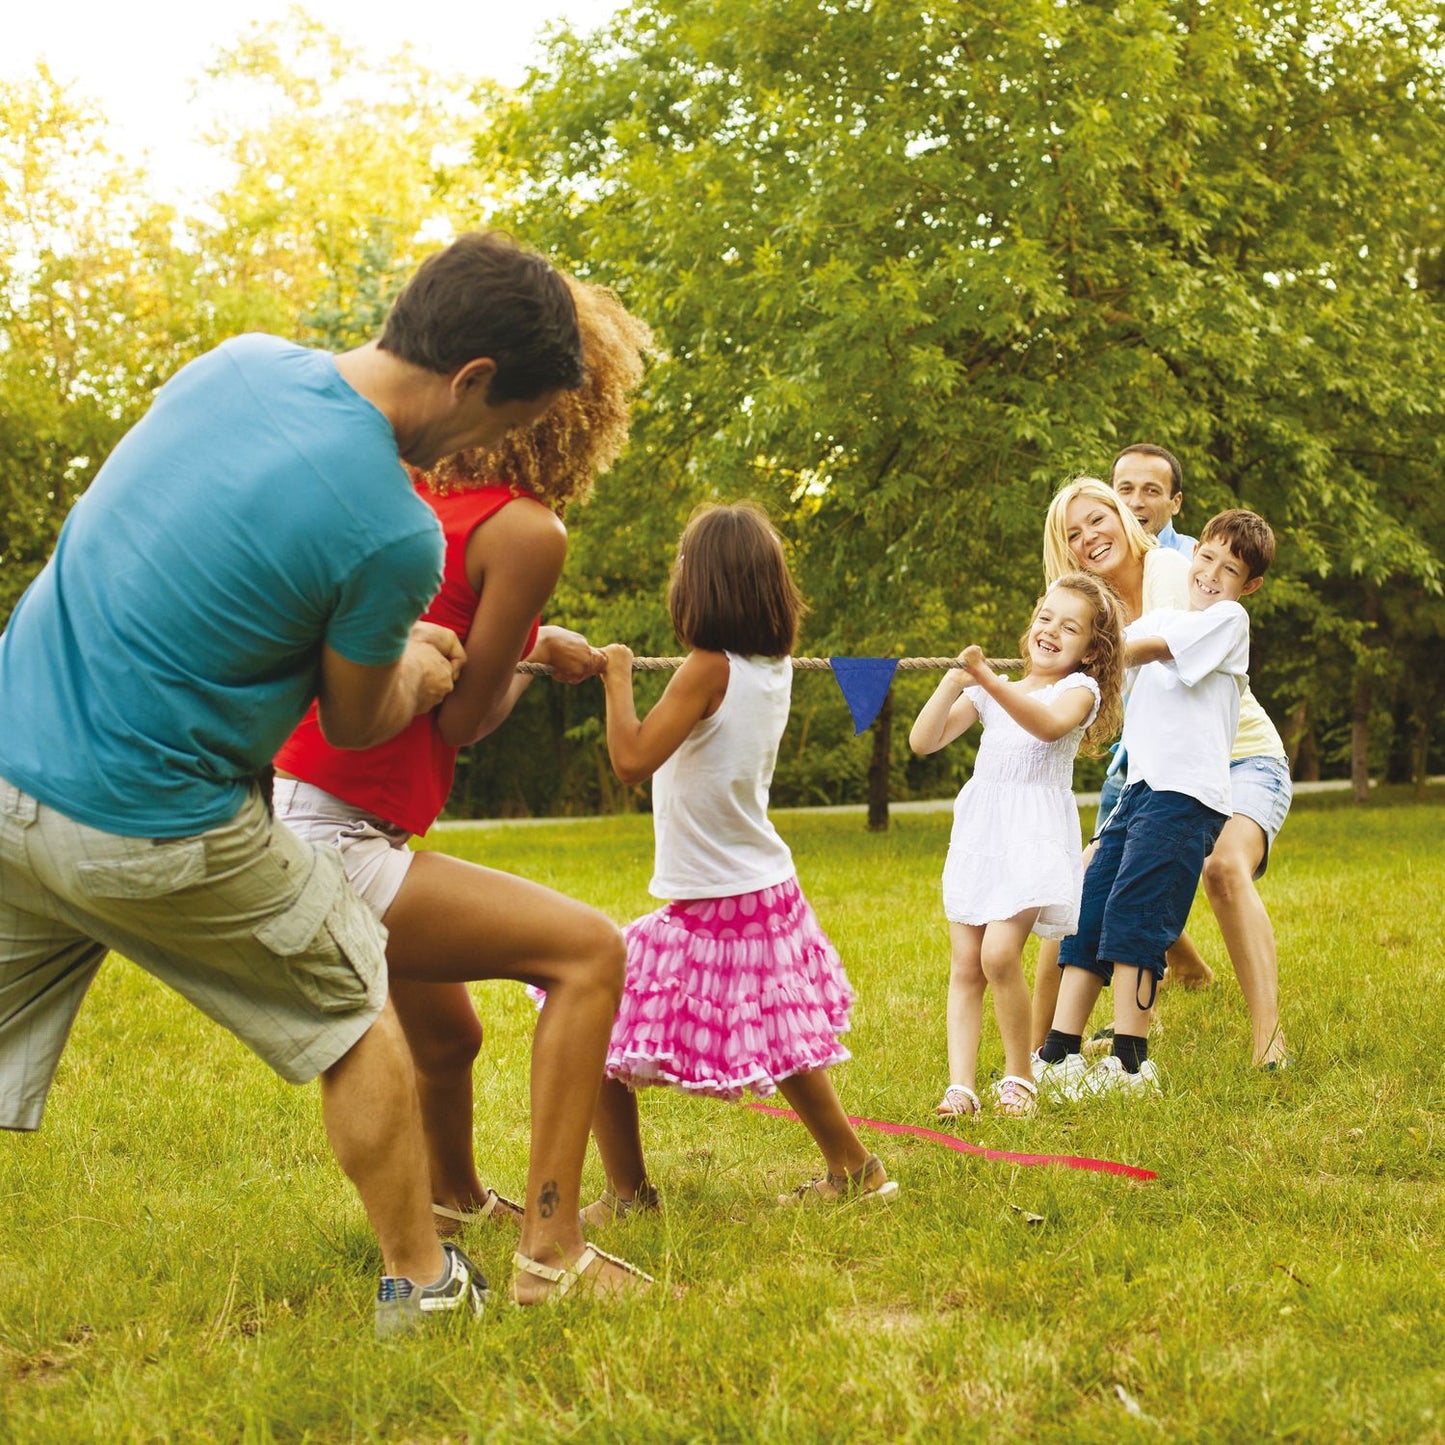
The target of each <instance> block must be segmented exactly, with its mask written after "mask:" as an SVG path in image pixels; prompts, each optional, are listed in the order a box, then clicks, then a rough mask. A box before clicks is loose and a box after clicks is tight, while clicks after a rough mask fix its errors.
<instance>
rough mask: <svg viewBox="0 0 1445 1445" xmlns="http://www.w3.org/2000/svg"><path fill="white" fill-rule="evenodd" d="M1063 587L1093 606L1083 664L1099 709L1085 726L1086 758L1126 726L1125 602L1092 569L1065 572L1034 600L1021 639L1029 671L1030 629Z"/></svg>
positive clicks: (1096, 754) (1101, 749) (1081, 746)
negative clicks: (1053, 594) (1095, 687)
mask: <svg viewBox="0 0 1445 1445" xmlns="http://www.w3.org/2000/svg"><path fill="white" fill-rule="evenodd" d="M1061 587H1062V588H1064V589H1065V590H1066V591H1069V592H1076V593H1078V595H1079V596H1080V597H1082V598H1083V599H1084V601H1085V602H1086V603H1088V606H1089V623H1090V626H1091V627H1092V629H1093V634H1092V636H1091V638H1090V640H1089V651H1088V652H1087V653H1086V654H1085V656H1084V661H1083V664H1082V665H1083V670H1084V671H1085V672H1087V673H1088V674H1089V676H1090V677H1092V678H1093V679H1094V681H1095V682H1097V683H1098V684H1099V710H1098V712H1096V713H1095V714H1094V720H1093V722H1091V723H1090V724H1089V726H1088V727H1086V728H1085V729H1084V736H1083V737H1082V738H1081V739H1080V740H1079V751H1080V752H1081V753H1083V754H1084V756H1085V757H1090V758H1097V757H1099V756H1100V755H1101V754H1102V753H1103V752H1104V751H1105V749H1106V748H1107V747H1108V745H1109V744H1110V743H1111V742H1113V740H1114V739H1115V738H1116V737H1117V736H1118V735H1119V729H1120V728H1121V727H1123V725H1124V604H1123V603H1122V602H1120V601H1119V599H1118V597H1117V596H1115V594H1114V589H1113V588H1112V587H1110V586H1109V584H1108V583H1107V582H1101V581H1100V580H1099V578H1097V577H1095V576H1094V574H1093V573H1092V572H1065V573H1064V574H1063V575H1062V576H1061V577H1056V578H1055V579H1054V580H1053V581H1052V582H1050V583H1049V585H1048V586H1047V587H1046V588H1045V589H1044V592H1043V595H1042V596H1041V597H1040V598H1039V600H1038V601H1037V602H1035V603H1034V610H1033V613H1032V615H1031V616H1030V617H1029V625H1028V626H1027V627H1026V628H1024V631H1023V636H1022V637H1020V638H1019V652H1020V653H1021V654H1022V656H1023V657H1024V659H1025V671H1027V667H1028V664H1027V658H1028V655H1029V632H1030V631H1031V630H1032V629H1033V625H1034V620H1035V619H1036V618H1037V617H1038V615H1039V608H1041V607H1042V606H1043V605H1044V602H1045V600H1046V599H1047V598H1048V596H1049V594H1050V593H1051V592H1056V591H1058V590H1059V588H1061Z"/></svg>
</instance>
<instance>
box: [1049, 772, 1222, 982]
mask: <svg viewBox="0 0 1445 1445" xmlns="http://www.w3.org/2000/svg"><path fill="white" fill-rule="evenodd" d="M1228 821H1229V820H1228V819H1227V818H1226V817H1225V816H1224V814H1223V813H1216V812H1215V811H1214V809H1213V808H1206V807H1205V806H1204V804H1203V803H1201V802H1200V801H1199V800H1198V799H1197V798H1191V797H1190V796H1189V795H1188V794H1187V793H1169V792H1158V793H1156V792H1155V791H1154V790H1153V789H1152V788H1151V787H1150V786H1149V785H1148V784H1147V783H1134V784H1131V785H1130V786H1129V787H1127V788H1125V789H1124V796H1123V797H1122V798H1120V800H1119V805H1118V807H1116V808H1115V809H1114V812H1113V814H1112V815H1111V816H1110V818H1109V822H1108V826H1107V827H1105V829H1104V831H1103V832H1102V833H1101V834H1100V835H1099V842H1098V847H1097V848H1096V849H1095V852H1094V857H1093V861H1092V862H1091V863H1090V864H1089V867H1088V871H1087V872H1086V873H1085V874H1084V894H1083V899H1082V902H1081V904H1080V908H1079V931H1078V932H1077V933H1075V934H1074V935H1073V936H1072V937H1070V938H1066V939H1065V940H1064V941H1063V944H1062V945H1061V947H1060V949H1059V965H1060V967H1063V968H1082V969H1086V970H1087V971H1088V972H1090V973H1093V974H1097V975H1098V977H1100V978H1102V979H1103V980H1104V981H1105V982H1109V981H1111V980H1112V978H1113V976H1114V965H1115V964H1117V963H1122V964H1127V965H1128V966H1129V967H1131V968H1138V969H1142V970H1144V971H1145V972H1148V973H1152V974H1153V975H1154V977H1155V978H1163V976H1164V955H1165V953H1166V951H1167V950H1168V949H1169V948H1170V947H1172V946H1173V944H1174V942H1175V941H1176V940H1177V939H1178V937H1179V935H1180V934H1181V933H1183V932H1184V925H1185V924H1186V923H1187V922H1188V921H1189V910H1190V908H1191V907H1192V905H1193V903H1194V892H1195V889H1197V888H1198V886H1199V875H1200V874H1201V873H1202V872H1203V871H1204V860H1205V859H1206V858H1207V857H1208V856H1209V852H1210V849H1212V848H1213V847H1214V841H1215V839H1216V838H1218V837H1219V834H1220V832H1221V831H1222V830H1223V828H1224V825H1225V823H1227V822H1228Z"/></svg>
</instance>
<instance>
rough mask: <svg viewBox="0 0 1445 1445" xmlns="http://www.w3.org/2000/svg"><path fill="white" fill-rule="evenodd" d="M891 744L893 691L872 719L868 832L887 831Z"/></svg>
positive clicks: (888, 693) (887, 695) (889, 690)
mask: <svg viewBox="0 0 1445 1445" xmlns="http://www.w3.org/2000/svg"><path fill="white" fill-rule="evenodd" d="M892 741H893V689H892V688H891V687H890V688H889V689H888V692H887V694H886V696H885V697H884V699H883V706H882V707H881V708H879V709H878V716H877V717H876V718H874V719H873V756H872V757H871V758H870V759H869V760H868V831H869V832H870V833H886V832H887V831H888V755H889V753H890V752H891V751H892V748H891V744H892Z"/></svg>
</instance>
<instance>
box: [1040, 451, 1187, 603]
mask: <svg viewBox="0 0 1445 1445" xmlns="http://www.w3.org/2000/svg"><path fill="white" fill-rule="evenodd" d="M1079 497H1087V498H1088V499H1089V500H1090V501H1091V502H1102V503H1103V504H1104V505H1105V506H1106V507H1112V508H1113V509H1114V511H1115V513H1116V514H1117V515H1118V518H1119V525H1120V526H1121V527H1122V528H1123V529H1124V542H1125V545H1126V546H1127V547H1128V548H1129V554H1130V556H1132V557H1136V558H1137V557H1142V556H1143V555H1144V554H1145V553H1146V552H1149V551H1152V550H1153V548H1155V547H1157V546H1158V545H1159V543H1158V541H1157V540H1156V539H1155V538H1154V537H1151V536H1150V535H1149V533H1148V532H1146V531H1145V530H1144V528H1143V527H1141V526H1140V525H1139V519H1138V518H1137V517H1136V516H1135V515H1134V514H1133V512H1131V511H1130V510H1129V509H1128V507H1126V506H1125V505H1124V504H1123V502H1121V501H1120V500H1119V497H1118V495H1117V493H1116V492H1115V491H1114V489H1113V487H1111V486H1110V485H1109V484H1108V483H1107V482H1101V481H1100V480H1099V479H1098V477H1075V478H1074V480H1073V481H1072V482H1065V483H1064V485H1063V486H1062V487H1060V488H1059V490H1058V491H1057V492H1055V493H1054V499H1053V501H1052V502H1050V503H1049V515H1048V517H1047V518H1046V519H1045V521H1044V581H1046V582H1054V581H1056V580H1057V579H1058V578H1060V577H1062V576H1063V575H1064V574H1065V573H1066V572H1072V571H1074V570H1075V569H1076V568H1077V567H1078V565H1079V564H1078V562H1077V561H1076V560H1075V559H1074V554H1073V553H1072V552H1071V551H1070V550H1069V535H1068V533H1069V526H1068V510H1069V505H1070V503H1072V502H1074V501H1076V500H1077V499H1078V498H1079Z"/></svg>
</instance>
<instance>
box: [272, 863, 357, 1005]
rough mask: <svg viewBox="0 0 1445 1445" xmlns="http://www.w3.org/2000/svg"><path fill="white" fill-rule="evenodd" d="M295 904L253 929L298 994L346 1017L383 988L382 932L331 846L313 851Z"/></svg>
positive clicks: (314, 1003) (313, 1003)
mask: <svg viewBox="0 0 1445 1445" xmlns="http://www.w3.org/2000/svg"><path fill="white" fill-rule="evenodd" d="M311 854H312V865H311V872H310V874H309V875H308V877H307V879H306V881H305V882H304V883H303V884H302V885H301V891H300V892H299V893H298V894H297V895H296V898H295V901H294V902H292V903H291V905H290V906H289V907H288V908H286V909H284V910H283V911H282V912H280V913H278V914H276V915H275V917H273V918H268V919H267V920H266V922H265V923H262V924H260V925H259V926H258V927H257V928H256V929H255V935H256V939H257V941H258V942H259V943H260V944H261V945H262V946H263V947H265V948H266V949H268V950H269V951H270V952H271V953H273V954H275V955H276V956H277V957H278V958H279V959H280V960H281V961H282V963H283V964H284V965H285V967H286V970H287V973H288V975H289V976H290V978H291V980H292V982H293V983H294V984H295V986H296V989H297V991H298V992H299V993H300V994H301V995H302V996H303V997H304V998H305V999H307V1000H308V1001H309V1002H310V1003H311V1004H312V1005H313V1006H314V1007H316V1008H317V1009H319V1010H320V1011H321V1012H322V1013H350V1012H351V1011H353V1010H355V1009H359V1008H362V1007H363V1006H365V1005H366V1004H368V1003H374V1002H376V1000H377V998H378V996H379V995H381V994H383V993H384V992H385V990H386V930H385V929H384V928H383V927H382V926H381V924H380V923H378V922H377V921H376V920H375V919H374V918H373V917H372V916H371V913H370V912H369V911H368V909H367V907H366V905H365V904H364V903H362V901H361V900H360V899H359V898H358V897H357V896H356V894H355V893H354V892H353V891H352V888H351V885H350V884H349V883H348V882H347V881H346V874H345V873H344V872H343V870H342V866H341V855H340V854H339V853H337V851H336V850H335V849H334V848H327V847H316V848H313V849H312V850H311Z"/></svg>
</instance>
